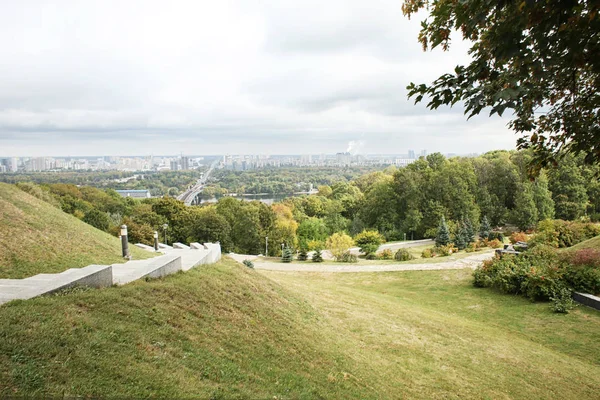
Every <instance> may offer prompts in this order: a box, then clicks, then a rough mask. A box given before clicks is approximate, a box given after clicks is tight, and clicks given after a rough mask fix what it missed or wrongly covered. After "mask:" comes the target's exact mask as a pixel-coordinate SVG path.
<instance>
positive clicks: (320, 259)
mask: <svg viewBox="0 0 600 400" xmlns="http://www.w3.org/2000/svg"><path fill="white" fill-rule="evenodd" d="M312 262H316V263H320V262H323V254H322V253H321V250H319V249H317V250H315V252H314V253H313V255H312Z"/></svg>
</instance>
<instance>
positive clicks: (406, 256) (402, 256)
mask: <svg viewBox="0 0 600 400" xmlns="http://www.w3.org/2000/svg"><path fill="white" fill-rule="evenodd" d="M394 259H395V260H396V261H409V260H414V257H413V256H412V254H410V253H409V252H408V250H406V249H399V250H398V251H397V252H396V254H395V255H394Z"/></svg>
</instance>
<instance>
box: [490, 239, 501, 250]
mask: <svg viewBox="0 0 600 400" xmlns="http://www.w3.org/2000/svg"><path fill="white" fill-rule="evenodd" d="M488 246H490V247H491V248H492V249H499V248H500V247H502V242H501V241H499V240H498V239H493V240H490V241H489V242H488Z"/></svg>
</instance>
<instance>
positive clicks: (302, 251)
mask: <svg viewBox="0 0 600 400" xmlns="http://www.w3.org/2000/svg"><path fill="white" fill-rule="evenodd" d="M307 259H308V254H306V248H305V247H301V248H300V252H299V253H298V261H306V260H307Z"/></svg>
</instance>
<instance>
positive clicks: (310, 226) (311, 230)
mask: <svg viewBox="0 0 600 400" xmlns="http://www.w3.org/2000/svg"><path fill="white" fill-rule="evenodd" d="M296 234H297V235H298V239H299V240H300V244H301V246H302V244H304V245H306V244H307V243H308V242H309V241H311V240H319V241H325V239H327V236H328V234H327V226H326V225H325V223H324V222H323V220H321V219H319V218H315V217H311V218H307V219H306V220H304V221H302V223H300V225H299V226H298V230H297V232H296Z"/></svg>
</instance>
